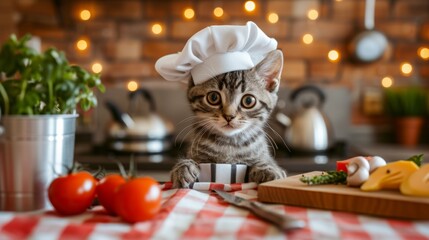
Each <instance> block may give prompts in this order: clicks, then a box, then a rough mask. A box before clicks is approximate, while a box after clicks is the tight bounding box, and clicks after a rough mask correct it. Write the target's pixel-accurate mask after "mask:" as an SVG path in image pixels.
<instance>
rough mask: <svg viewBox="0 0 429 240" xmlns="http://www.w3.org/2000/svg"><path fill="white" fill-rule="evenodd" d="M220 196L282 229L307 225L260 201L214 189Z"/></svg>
mask: <svg viewBox="0 0 429 240" xmlns="http://www.w3.org/2000/svg"><path fill="white" fill-rule="evenodd" d="M214 191H215V192H216V193H217V194H218V195H219V196H221V197H222V198H223V199H224V201H225V202H228V203H231V204H233V205H235V206H237V207H240V208H245V209H248V210H250V211H251V212H252V213H253V214H255V215H256V216H257V217H259V218H261V219H263V220H265V221H268V222H270V223H272V224H274V225H275V226H276V227H278V228H279V229H280V230H285V231H287V230H293V229H298V228H303V227H305V221H303V220H300V219H296V218H294V217H292V216H289V215H287V214H280V213H277V212H275V211H273V210H271V209H269V208H267V207H265V206H264V205H263V204H262V203H260V202H254V201H249V200H247V199H244V198H242V197H238V196H235V195H232V194H229V193H226V192H224V191H220V190H214Z"/></svg>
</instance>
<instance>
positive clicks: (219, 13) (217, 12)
mask: <svg viewBox="0 0 429 240" xmlns="http://www.w3.org/2000/svg"><path fill="white" fill-rule="evenodd" d="M213 15H215V17H222V16H223V8H221V7H217V8H215V9H213Z"/></svg>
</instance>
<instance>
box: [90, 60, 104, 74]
mask: <svg viewBox="0 0 429 240" xmlns="http://www.w3.org/2000/svg"><path fill="white" fill-rule="evenodd" d="M91 70H92V71H93V72H94V73H101V71H103V65H101V63H99V62H95V63H93V64H92V66H91Z"/></svg>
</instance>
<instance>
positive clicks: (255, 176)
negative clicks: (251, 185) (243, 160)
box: [249, 165, 286, 183]
mask: <svg viewBox="0 0 429 240" xmlns="http://www.w3.org/2000/svg"><path fill="white" fill-rule="evenodd" d="M285 177H286V172H285V171H284V170H283V169H281V168H279V167H277V166H271V165H263V166H253V167H252V169H251V170H250V172H249V180H250V181H251V182H256V183H263V182H268V181H272V180H276V179H282V178H285Z"/></svg>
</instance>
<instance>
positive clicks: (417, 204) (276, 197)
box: [258, 172, 429, 219]
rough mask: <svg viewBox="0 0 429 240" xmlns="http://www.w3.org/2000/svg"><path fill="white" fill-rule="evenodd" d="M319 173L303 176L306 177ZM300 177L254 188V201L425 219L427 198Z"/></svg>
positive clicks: (428, 208) (427, 210) (427, 216)
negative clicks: (306, 180) (307, 181)
mask: <svg viewBox="0 0 429 240" xmlns="http://www.w3.org/2000/svg"><path fill="white" fill-rule="evenodd" d="M316 174H321V172H310V173H306V174H305V175H306V176H313V175H316ZM300 177H301V175H297V176H292V177H288V178H286V179H281V180H275V181H271V182H266V183H263V184H260V185H259V186H258V200H259V201H261V202H268V203H282V204H286V205H295V206H302V207H310V208H321V209H327V210H337V211H346V212H353V213H359V214H369V215H374V216H382V217H390V218H405V219H429V198H427V197H412V196H405V195H402V194H401V193H400V192H399V191H393V190H392V191H387V190H383V191H377V192H364V191H361V190H360V189H359V188H352V187H347V186H345V185H335V184H332V185H331V184H329V185H311V186H310V185H307V184H305V183H302V182H301V181H300V180H299V178H300Z"/></svg>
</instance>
